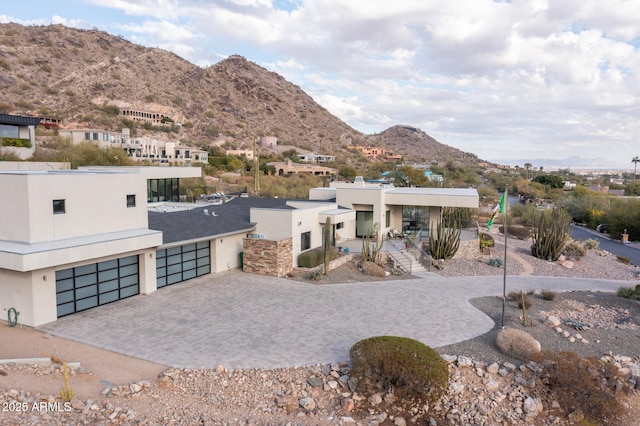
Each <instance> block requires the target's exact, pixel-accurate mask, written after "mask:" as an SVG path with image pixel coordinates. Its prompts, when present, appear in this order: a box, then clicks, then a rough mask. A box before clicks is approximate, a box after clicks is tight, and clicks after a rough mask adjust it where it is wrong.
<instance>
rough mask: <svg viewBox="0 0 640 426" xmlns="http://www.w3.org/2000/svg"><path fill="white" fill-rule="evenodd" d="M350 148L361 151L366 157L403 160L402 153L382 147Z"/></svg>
mask: <svg viewBox="0 0 640 426" xmlns="http://www.w3.org/2000/svg"><path fill="white" fill-rule="evenodd" d="M349 149H351V150H355V151H360V152H361V153H362V155H364V156H365V157H367V158H371V159H374V160H375V159H380V158H384V159H386V160H396V161H399V160H402V155H399V154H395V153H394V152H393V151H391V150H388V149H386V148H382V147H375V146H374V147H367V146H350V147H349Z"/></svg>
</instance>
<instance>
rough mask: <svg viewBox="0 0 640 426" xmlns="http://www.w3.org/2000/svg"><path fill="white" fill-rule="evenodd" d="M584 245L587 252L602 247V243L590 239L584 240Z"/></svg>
mask: <svg viewBox="0 0 640 426" xmlns="http://www.w3.org/2000/svg"><path fill="white" fill-rule="evenodd" d="M582 244H583V245H584V246H585V247H586V248H587V250H595V249H597V248H598V247H599V246H600V241H598V240H595V239H593V238H589V239H588V240H584V241H583V242H582Z"/></svg>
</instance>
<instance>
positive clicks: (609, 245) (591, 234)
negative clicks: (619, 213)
mask: <svg viewBox="0 0 640 426" xmlns="http://www.w3.org/2000/svg"><path fill="white" fill-rule="evenodd" d="M571 238H573V239H576V240H588V239H589V238H595V239H597V240H598V241H599V242H600V248H601V249H603V250H606V251H608V252H611V253H613V254H615V255H617V256H625V257H628V258H629V259H630V260H631V263H633V264H634V265H636V266H640V249H639V248H638V245H637V244H634V245H626V244H622V243H621V242H620V241H616V240H612V239H610V238H609V237H608V236H607V235H605V234H601V233H599V232H596V231H594V230H592V229H589V228H583V227H580V226H574V227H573V229H572V230H571Z"/></svg>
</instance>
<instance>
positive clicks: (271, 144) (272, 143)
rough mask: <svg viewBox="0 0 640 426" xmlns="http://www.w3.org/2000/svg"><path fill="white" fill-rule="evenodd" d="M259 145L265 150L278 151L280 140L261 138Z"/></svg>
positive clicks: (273, 137)
mask: <svg viewBox="0 0 640 426" xmlns="http://www.w3.org/2000/svg"><path fill="white" fill-rule="evenodd" d="M258 145H260V146H261V147H263V148H268V149H276V148H277V146H278V138H277V137H275V136H260V138H258Z"/></svg>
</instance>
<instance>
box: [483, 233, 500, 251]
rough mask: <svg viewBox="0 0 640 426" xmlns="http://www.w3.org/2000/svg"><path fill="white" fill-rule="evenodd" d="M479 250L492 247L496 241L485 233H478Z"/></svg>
mask: <svg viewBox="0 0 640 426" xmlns="http://www.w3.org/2000/svg"><path fill="white" fill-rule="evenodd" d="M479 239H480V248H481V249H485V248H487V247H493V246H495V245H496V241H495V240H494V239H493V236H491V235H490V234H487V233H486V232H481V233H480V238H479Z"/></svg>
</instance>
